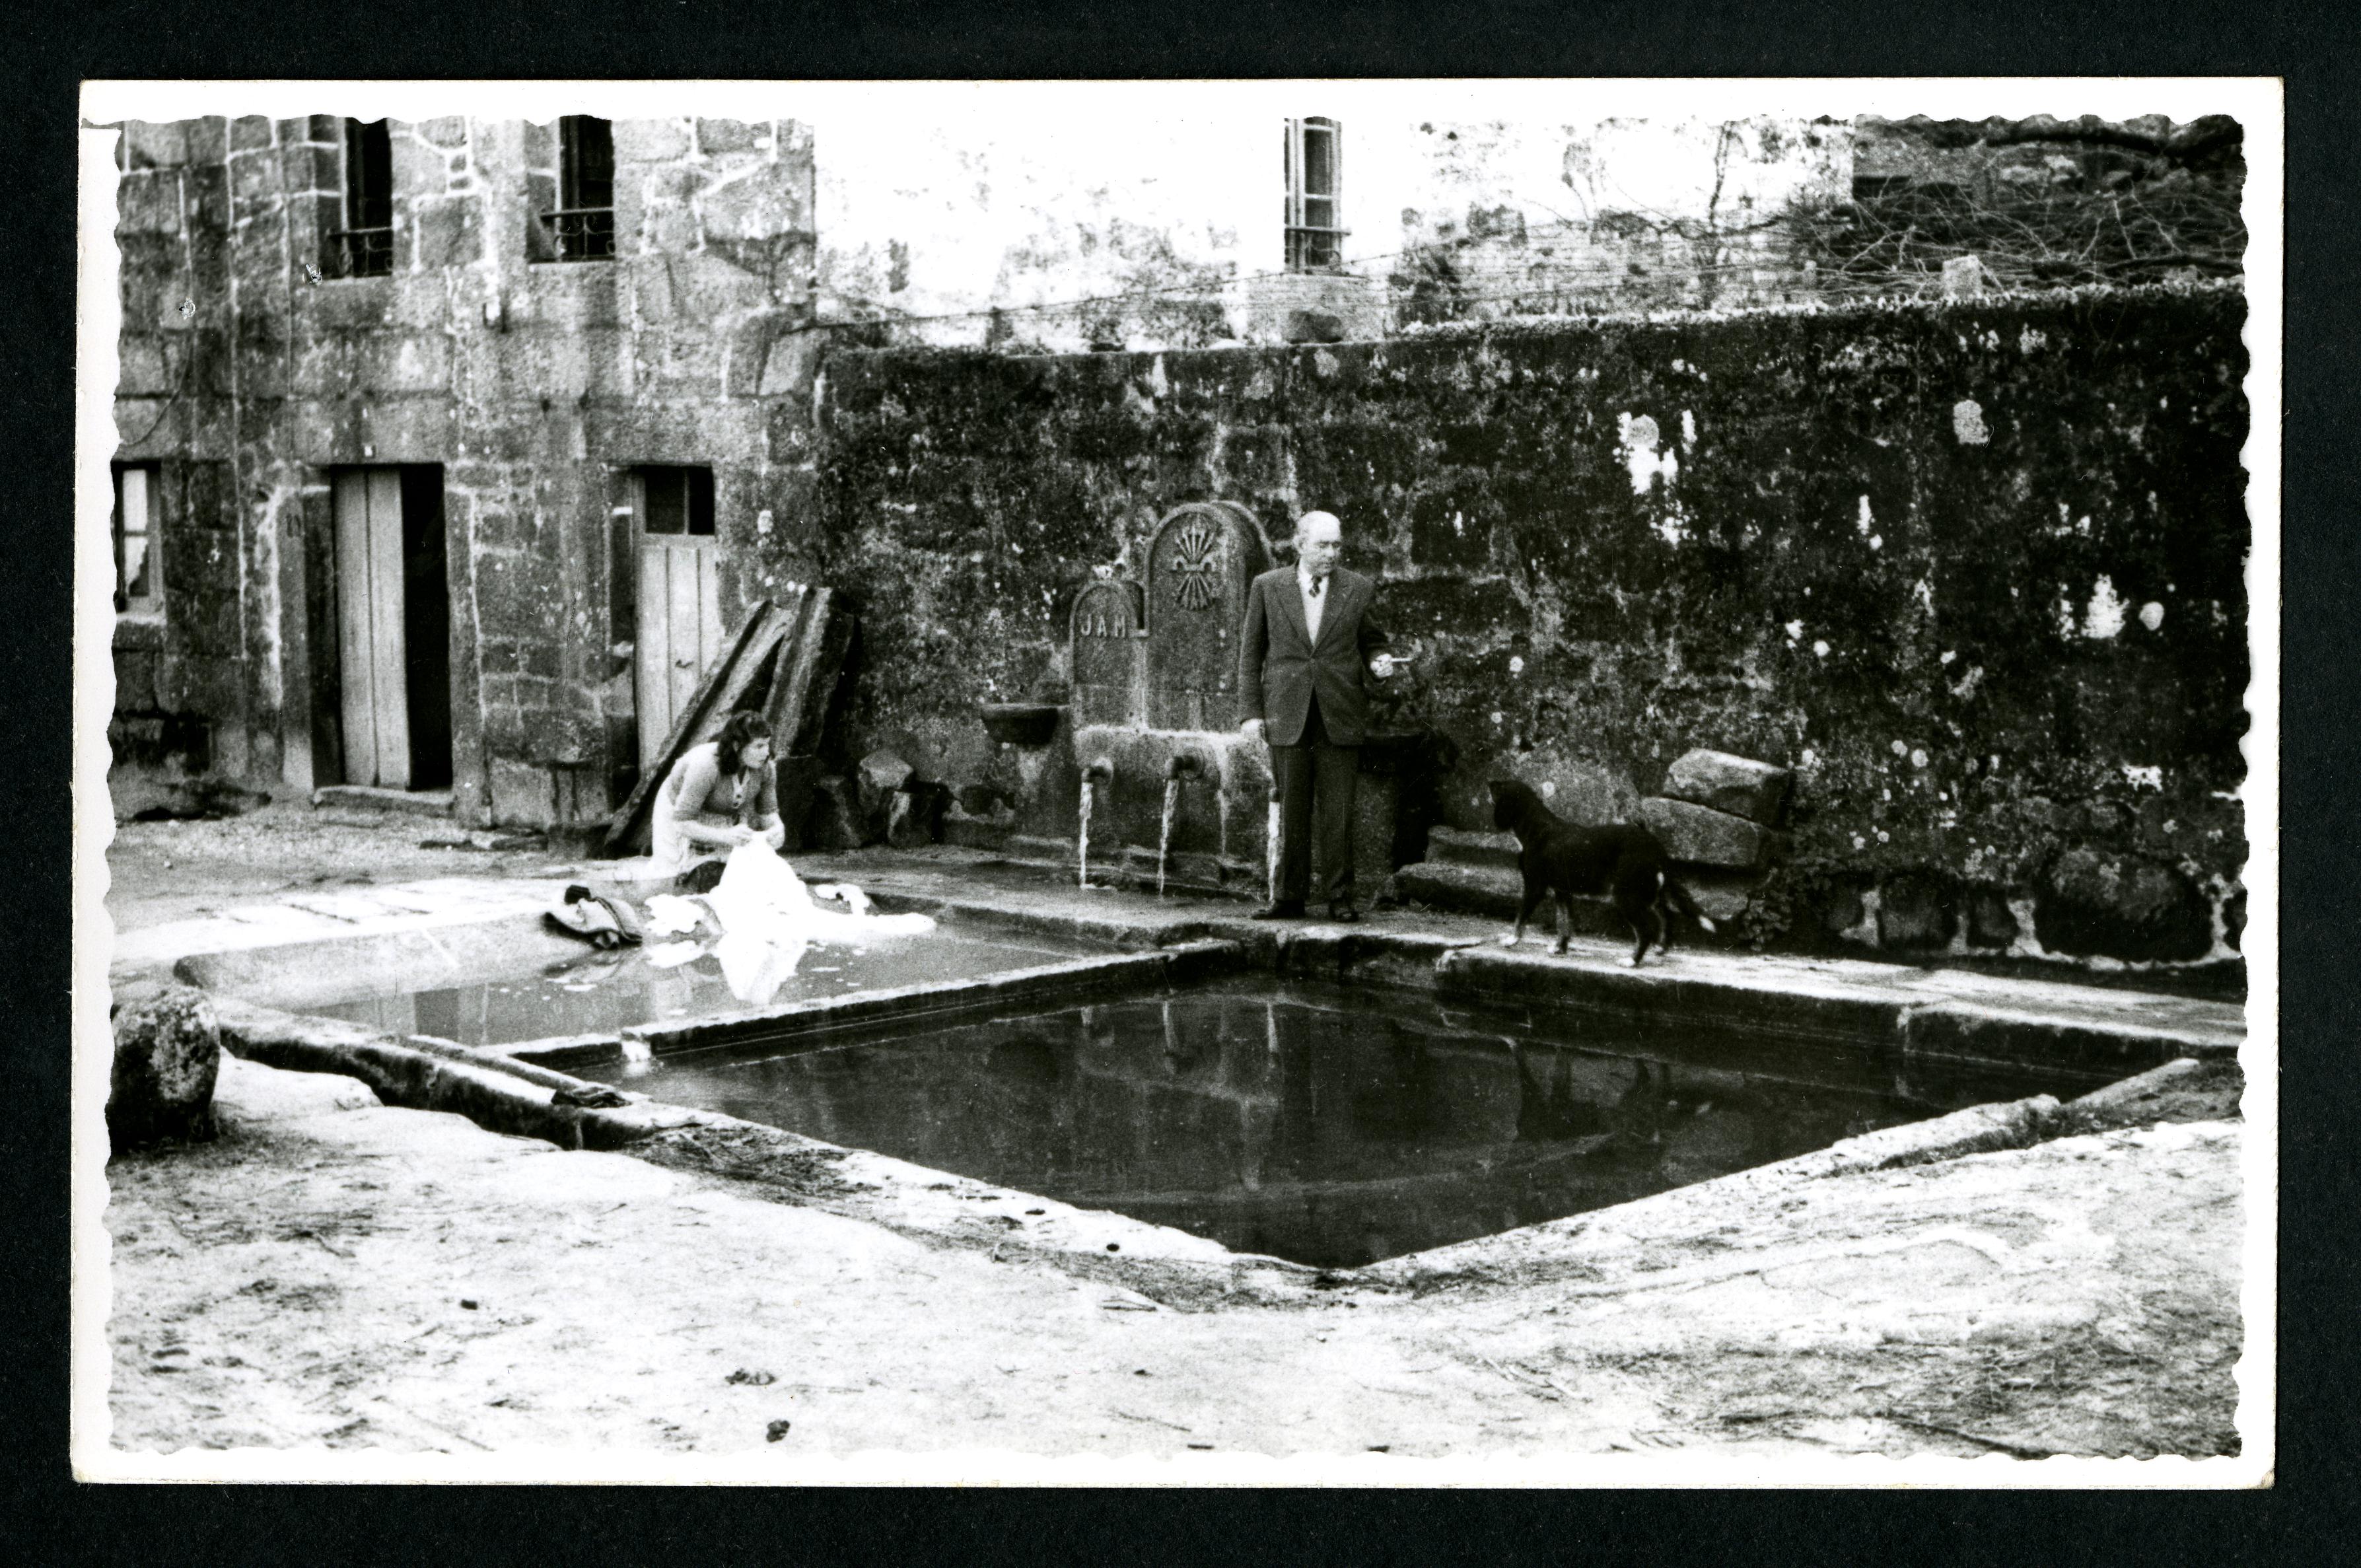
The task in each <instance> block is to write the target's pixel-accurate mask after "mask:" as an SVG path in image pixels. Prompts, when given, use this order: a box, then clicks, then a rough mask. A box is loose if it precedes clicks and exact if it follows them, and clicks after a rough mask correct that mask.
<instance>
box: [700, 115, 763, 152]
mask: <svg viewBox="0 0 2361 1568" xmlns="http://www.w3.org/2000/svg"><path fill="white" fill-rule="evenodd" d="M768 129H770V123H769V122H768V121H755V122H749V121H745V120H706V119H700V120H698V121H697V151H699V152H701V153H703V154H705V155H706V156H707V157H708V158H710V157H712V156H714V155H715V154H716V153H724V152H752V151H753V150H754V138H755V137H757V136H759V135H761V134H762V133H763V132H764V131H767V130H768Z"/></svg>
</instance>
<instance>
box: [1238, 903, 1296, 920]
mask: <svg viewBox="0 0 2361 1568" xmlns="http://www.w3.org/2000/svg"><path fill="white" fill-rule="evenodd" d="M1246 918H1247V919H1249V920H1301V919H1302V918H1303V901H1302V900H1301V899H1300V898H1282V899H1280V900H1279V902H1278V903H1277V904H1273V905H1268V907H1266V908H1262V909H1257V910H1256V911H1255V912H1254V913H1253V914H1252V915H1249V916H1246Z"/></svg>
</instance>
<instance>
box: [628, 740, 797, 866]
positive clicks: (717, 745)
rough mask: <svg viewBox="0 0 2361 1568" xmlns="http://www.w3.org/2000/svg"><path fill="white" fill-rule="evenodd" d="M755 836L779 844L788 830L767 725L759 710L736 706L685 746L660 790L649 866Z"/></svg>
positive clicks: (697, 856)
mask: <svg viewBox="0 0 2361 1568" xmlns="http://www.w3.org/2000/svg"><path fill="white" fill-rule="evenodd" d="M649 839H650V845H649V861H650V867H649V869H650V870H651V871H653V872H658V873H665V872H670V873H675V874H677V873H678V872H685V871H686V870H688V868H689V867H690V866H691V865H693V864H695V863H696V862H697V861H701V860H705V859H708V858H712V857H717V856H721V855H727V854H728V853H729V852H730V850H734V849H736V848H737V847H738V846H739V845H741V844H743V843H746V842H748V841H749V840H751V839H763V840H764V841H765V842H767V843H768V844H769V845H770V846H771V848H772V849H774V850H776V849H778V848H780V847H781V846H782V845H784V844H785V842H786V840H787V830H786V827H785V824H784V823H782V822H781V821H780V820H779V780H778V774H777V772H776V771H775V770H774V768H773V767H772V765H771V736H770V731H769V730H768V729H765V728H764V727H763V716H762V715H761V714H759V713H746V712H739V713H733V714H731V715H730V717H729V718H727V719H726V720H724V721H723V723H722V726H721V733H720V734H719V735H717V736H715V737H714V738H713V739H712V740H708V741H706V742H705V743H703V744H702V745H697V746H691V747H690V748H689V749H688V750H687V751H685V752H683V753H682V754H681V759H680V761H679V762H675V763H674V764H673V769H672V772H671V773H668V774H666V775H665V777H664V784H663V785H662V787H660V788H659V789H658V790H657V791H656V798H655V805H654V806H653V811H652V820H651V823H650V828H649Z"/></svg>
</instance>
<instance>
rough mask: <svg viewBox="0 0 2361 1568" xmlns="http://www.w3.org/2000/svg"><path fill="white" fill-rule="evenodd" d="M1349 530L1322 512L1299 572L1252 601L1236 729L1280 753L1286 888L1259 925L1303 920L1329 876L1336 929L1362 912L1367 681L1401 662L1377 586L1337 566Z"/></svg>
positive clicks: (1284, 575)
mask: <svg viewBox="0 0 2361 1568" xmlns="http://www.w3.org/2000/svg"><path fill="white" fill-rule="evenodd" d="M1344 549H1345V541H1344V525H1343V524H1341V523H1339V522H1338V521H1336V519H1335V517H1334V515H1333V514H1331V513H1328V512H1324V511H1310V512H1305V513H1304V514H1303V516H1302V518H1301V521H1298V522H1297V523H1296V525H1295V554H1296V564H1295V565H1292V566H1281V567H1280V568H1279V569H1278V570H1277V571H1275V572H1265V573H1264V574H1263V575H1262V576H1259V577H1257V578H1256V579H1255V580H1254V584H1253V586H1252V587H1250V588H1248V589H1247V591H1246V630H1245V631H1244V632H1243V633H1242V634H1241V635H1240V637H1239V639H1238V696H1239V698H1240V699H1241V700H1242V701H1243V702H1244V703H1245V705H1246V711H1247V713H1248V714H1249V715H1251V717H1249V718H1247V719H1246V722H1245V723H1243V724H1241V725H1240V726H1239V727H1238V728H1239V729H1240V731H1241V732H1242V733H1244V734H1245V735H1246V738H1247V739H1248V740H1256V739H1260V740H1265V741H1267V742H1268V744H1269V746H1270V768H1271V774H1272V777H1273V778H1274V780H1275V781H1276V782H1277V784H1278V785H1279V884H1278V886H1276V887H1275V888H1273V889H1272V890H1271V904H1270V906H1269V907H1268V908H1267V909H1263V910H1260V911H1257V913H1256V916H1255V918H1256V919H1257V920H1295V919H1301V918H1302V916H1303V914H1304V903H1305V900H1306V899H1307V897H1309V896H1310V894H1311V893H1312V865H1313V862H1314V861H1317V862H1318V864H1319V867H1320V896H1321V897H1323V899H1325V900H1326V901H1327V903H1328V908H1329V914H1330V916H1332V917H1334V918H1335V919H1337V920H1357V919H1359V918H1360V917H1361V916H1360V913H1359V911H1358V910H1357V909H1356V908H1355V907H1354V903H1353V787H1354V781H1355V779H1356V777H1357V776H1358V773H1359V771H1360V761H1361V735H1362V731H1363V730H1364V729H1366V728H1367V723H1368V707H1369V704H1368V694H1367V685H1366V681H1365V677H1366V676H1369V675H1374V676H1376V677H1377V678H1378V679H1379V680H1384V679H1386V678H1387V677H1389V676H1390V675H1391V674H1393V673H1394V667H1395V660H1394V658H1393V656H1392V655H1391V654H1389V653H1386V652H1381V650H1383V649H1384V647H1385V646H1386V641H1387V639H1386V634H1385V633H1384V632H1383V631H1380V630H1378V628H1377V626H1376V625H1375V624H1374V623H1372V622H1371V621H1370V620H1369V617H1368V609H1369V598H1370V595H1371V594H1372V593H1374V592H1375V591H1376V585H1375V584H1373V583H1371V582H1370V581H1369V579H1368V578H1367V577H1365V576H1361V575H1360V574H1359V573H1358V572H1348V571H1345V569H1344V568H1343V567H1341V566H1339V565H1337V564H1336V558H1337V557H1338V556H1339V555H1341V554H1344Z"/></svg>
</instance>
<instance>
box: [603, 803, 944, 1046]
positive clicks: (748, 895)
mask: <svg viewBox="0 0 2361 1568" xmlns="http://www.w3.org/2000/svg"><path fill="white" fill-rule="evenodd" d="M821 891H822V892H823V893H826V894H829V895H831V896H832V897H834V898H836V899H839V900H840V901H841V902H842V903H844V904H845V905H846V906H847V907H846V909H844V910H841V911H840V910H833V909H824V908H821V907H820V906H819V905H818V904H816V903H814V902H813V899H812V890H811V889H809V888H807V887H806V886H805V885H804V882H803V879H802V878H801V877H799V876H797V875H796V871H795V868H794V867H793V866H791V865H789V864H787V862H786V861H783V860H781V859H780V858H779V854H778V851H777V850H774V849H772V848H771V846H770V845H769V844H768V843H766V842H764V841H763V839H749V840H747V841H746V842H745V843H743V844H741V845H739V846H738V847H737V848H736V849H734V850H730V859H729V860H728V861H725V862H724V863H723V865H722V868H721V880H720V882H719V883H716V884H715V886H714V889H713V891H712V892H711V893H709V894H706V895H705V896H703V897H702V898H688V897H681V896H678V895H675V894H657V895H656V896H655V897H653V898H651V899H649V900H648V930H649V934H650V935H652V936H659V937H679V936H685V935H691V934H693V935H695V936H697V937H699V938H704V937H707V936H709V935H710V934H711V933H713V932H714V931H715V930H716V929H717V928H718V930H719V940H716V941H714V942H713V943H712V945H711V947H710V948H696V949H694V950H697V951H710V952H711V953H712V954H713V956H714V957H715V958H716V959H719V960H720V963H721V977H722V979H723V980H725V981H728V982H729V985H730V994H731V995H732V996H735V997H737V998H738V1000H740V1001H741V1002H746V1003H752V1004H753V1005H755V1006H757V1007H760V1006H763V1005H764V1004H765V1003H769V1002H770V1000H771V999H772V998H773V997H774V996H776V995H777V994H778V992H779V988H780V987H781V986H783V985H785V983H786V982H787V981H788V980H790V979H791V978H793V977H794V975H795V972H796V967H797V966H798V965H800V964H801V963H802V962H803V957H804V953H805V952H806V951H807V949H808V948H810V947H811V946H812V944H813V943H815V942H825V943H828V944H829V945H830V946H835V947H866V946H867V945H869V944H870V943H872V942H875V941H883V940H887V939H891V938H900V937H915V936H917V935H919V934H921V933H922V932H927V931H931V930H933V929H934V928H935V922H934V919H933V917H932V916H926V915H873V914H870V913H869V912H868V910H869V899H868V896H867V895H866V894H863V893H862V891H861V890H860V889H859V888H857V887H854V886H852V885H851V883H829V884H825V885H824V886H823V887H822V889H821ZM691 946H692V944H690V943H688V942H675V943H664V944H662V945H660V946H659V947H657V948H654V949H652V950H651V952H650V954H649V958H650V961H652V962H654V963H656V964H657V965H658V966H659V967H664V968H669V967H671V965H673V964H675V963H680V962H684V961H686V959H684V958H683V957H681V956H678V955H679V949H680V948H689V947H691Z"/></svg>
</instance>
